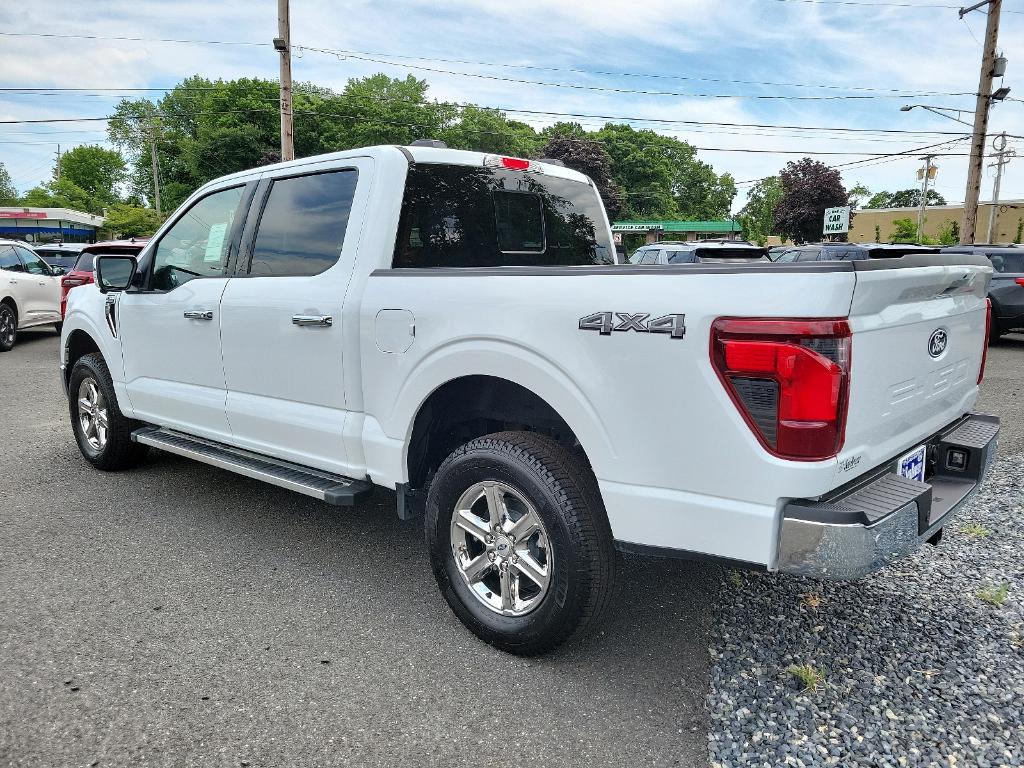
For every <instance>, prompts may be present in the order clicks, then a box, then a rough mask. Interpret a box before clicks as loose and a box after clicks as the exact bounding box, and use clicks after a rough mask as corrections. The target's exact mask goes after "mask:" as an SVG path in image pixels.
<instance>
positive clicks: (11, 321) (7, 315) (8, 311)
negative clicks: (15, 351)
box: [0, 304, 18, 352]
mask: <svg viewBox="0 0 1024 768" xmlns="http://www.w3.org/2000/svg"><path fill="white" fill-rule="evenodd" d="M17 340H18V315H17V314H16V313H15V311H14V307H12V306H11V305H10V304H0V352H10V351H11V349H12V348H13V347H14V342H15V341H17Z"/></svg>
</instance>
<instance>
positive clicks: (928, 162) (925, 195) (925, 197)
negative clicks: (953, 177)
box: [917, 155, 935, 243]
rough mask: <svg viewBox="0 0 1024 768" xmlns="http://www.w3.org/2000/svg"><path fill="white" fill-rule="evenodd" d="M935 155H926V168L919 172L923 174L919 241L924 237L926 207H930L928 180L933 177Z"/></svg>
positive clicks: (918, 221) (918, 218)
mask: <svg viewBox="0 0 1024 768" xmlns="http://www.w3.org/2000/svg"><path fill="white" fill-rule="evenodd" d="M933 157H935V155H925V156H924V157H922V158H921V159H922V160H924V168H923V169H922V170H920V171H918V173H920V174H921V179H922V181H921V207H920V208H919V209H918V211H917V242H918V243H920V242H921V241H922V240H923V239H924V209H925V208H927V207H928V180H929V179H930V178H931V177H932V173H933V171H932V158H933Z"/></svg>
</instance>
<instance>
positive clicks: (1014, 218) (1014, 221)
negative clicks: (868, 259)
mask: <svg viewBox="0 0 1024 768" xmlns="http://www.w3.org/2000/svg"><path fill="white" fill-rule="evenodd" d="M917 212H918V209H917V208H861V209H860V210H857V211H855V212H854V216H853V219H852V220H851V221H850V234H849V237H848V239H849V240H850V242H852V243H869V242H874V241H875V240H876V232H875V227H878V232H877V240H878V242H881V243H887V242H889V240H891V239H892V233H893V230H895V228H896V227H895V225H894V224H893V222H894V221H896V220H897V219H910V220H911V221H912V222H914V226H917ZM991 212H992V205H991V203H981V204H980V205H979V206H978V226H977V230H976V231H977V234H976V235H975V238H974V241H975V242H976V243H983V242H986V241H987V239H988V221H989V216H990V215H991ZM963 220H964V206H963V204H962V203H961V204H960V205H929V206H928V208H927V209H926V210H925V219H924V227H923V228H922V229H923V230H924V234H925V236H927V237H930V238H934V239H936V240H938V239H939V235H940V234H942V233H943V231H944V230H945V231H948V229H949V227H950V226H951V224H953V223H955V224H956V225H957V227H960V226H961V225H962V224H963ZM1021 229H1024V200H1004V201H1002V202H1001V203H1000V204H999V207H998V210H997V211H996V226H995V230H994V234H993V237H992V240H993V241H994V242H996V243H1010V242H1013V241H1014V240H1016V239H1021V238H1020V235H1019V233H1020V231H1021ZM957 231H959V230H957Z"/></svg>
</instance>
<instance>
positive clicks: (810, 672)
mask: <svg viewBox="0 0 1024 768" xmlns="http://www.w3.org/2000/svg"><path fill="white" fill-rule="evenodd" d="M787 671H788V672H789V674H791V675H792V676H793V677H795V678H796V679H797V680H799V681H800V682H801V683H803V686H804V688H803V689H804V690H805V691H815V692H816V691H817V690H818V689H819V688H820V687H821V686H823V685H824V684H825V675H824V674H822V672H821V670H820V669H818V668H817V667H815V666H814V665H813V664H790V665H789V669H788V670H787Z"/></svg>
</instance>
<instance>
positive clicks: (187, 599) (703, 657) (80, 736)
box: [0, 332, 1024, 767]
mask: <svg viewBox="0 0 1024 768" xmlns="http://www.w3.org/2000/svg"><path fill="white" fill-rule="evenodd" d="M56 354H57V338H56V336H54V335H53V334H52V333H50V332H37V333H25V334H23V335H22V336H21V337H20V338H19V343H18V345H17V346H16V347H15V348H14V350H13V351H12V352H9V353H6V354H4V355H3V356H0V388H2V389H0V391H3V392H4V401H3V402H4V405H3V410H2V411H0V427H2V434H3V441H4V442H3V444H4V451H3V452H2V455H0V584H2V585H3V589H2V590H0V616H2V617H3V621H2V623H0V765H10V766H78V765H83V766H114V765H117V766H124V765H132V766H163V765H168V766H169V765H174V766H200V765H201V766H254V767H255V766H300V765H301V766H314V765H341V764H350V765H360V766H373V765H387V766H393V765H399V764H401V765H416V766H419V765H438V766H440V765H445V766H449V765H459V764H463V763H465V762H468V761H478V762H479V761H482V762H487V763H501V764H505V765H523V764H526V763H527V762H533V763H537V762H538V761H539V762H540V763H541V764H544V765H559V766H573V765H581V766H583V765H587V766H594V765H614V766H626V765H628V766H635V765H659V766H661V765H666V766H668V765H679V766H699V765H706V764H707V761H708V729H709V721H708V717H707V714H706V712H705V699H706V697H707V696H708V686H709V675H710V666H711V664H710V656H709V646H710V634H711V633H712V632H713V631H714V628H715V626H716V625H715V622H716V620H717V615H718V613H719V612H720V610H721V604H722V602H723V599H728V597H727V596H728V590H723V588H722V585H723V581H724V576H725V571H723V570H721V569H719V568H717V567H714V566H709V565H703V564H697V563H683V562H675V561H659V560H643V559H639V558H627V560H626V573H625V579H624V584H623V585H622V594H621V597H620V602H619V606H618V609H617V610H616V611H615V615H614V617H613V618H612V620H611V621H610V623H609V624H608V625H607V626H606V628H605V630H604V632H603V633H601V634H599V635H597V636H594V637H592V638H589V639H587V640H584V641H582V642H577V643H575V644H573V645H570V646H569V647H567V648H564V649H562V650H560V651H559V652H557V653H554V654H551V655H549V656H546V657H543V658H541V659H533V660H524V659H518V658H514V657H510V656H507V655H505V654H503V653H501V652H498V651H495V650H492V649H490V648H488V647H486V646H484V645H482V644H481V643H480V642H479V641H477V640H476V639H475V638H474V637H473V636H471V635H470V634H469V633H468V632H467V631H466V630H464V629H463V628H462V626H461V625H460V624H459V623H458V622H457V620H456V619H455V618H454V617H453V616H452V614H451V612H450V611H449V609H448V607H447V605H446V604H445V603H444V601H443V600H442V598H441V597H440V595H439V594H438V592H437V590H436V588H435V585H434V582H433V579H432V577H431V575H430V569H429V566H428V563H427V561H426V558H425V554H424V547H423V544H422V537H421V531H420V528H419V527H418V526H417V525H415V524H410V523H401V522H399V521H398V520H397V518H396V516H395V514H394V497H393V495H392V494H389V493H387V492H384V491H378V492H377V493H376V495H375V496H374V497H373V499H372V500H371V501H370V502H369V503H367V504H365V505H362V506H360V507H358V508H356V509H353V510H351V511H338V510H336V509H334V508H331V507H328V506H326V505H322V504H319V503H317V502H313V501H311V500H308V499H306V498H305V497H302V496H298V495H296V494H292V493H288V492H286V491H283V490H279V489H276V488H272V487H269V486H263V485H259V484H256V483H253V482H251V481H248V480H246V479H244V478H241V477H237V476H235V475H232V474H229V473H226V472H222V471H219V470H216V469H213V468H210V467H206V466H203V465H199V464H195V463H192V462H189V461H187V460H184V459H178V458H176V457H172V456H169V455H166V454H154V455H153V456H152V457H151V458H150V460H149V461H148V462H147V463H146V464H145V465H144V466H143V467H142V468H140V469H138V470H135V471H133V472H128V473H120V474H102V473H99V472H97V471H95V470H92V469H91V468H89V467H88V466H87V465H86V464H85V463H84V461H82V459H81V458H80V456H79V454H78V450H77V448H76V447H75V444H74V441H73V439H72V437H71V431H70V427H69V425H68V419H67V414H66V409H65V404H64V400H63V395H62V394H61V392H60V390H59V385H58V384H57V381H56V370H55V365H56ZM1022 372H1024V337H1022V336H1015V337H1007V338H1006V339H1005V340H1004V341H1002V342H1001V343H999V344H998V345H996V346H994V347H993V348H992V349H991V351H990V356H989V364H988V373H987V377H986V382H985V385H984V391H983V394H982V398H981V402H980V403H979V409H980V410H987V411H990V412H994V413H997V414H999V415H1000V416H1001V417H1002V418H1003V436H1002V438H1001V453H1003V454H1004V455H1005V454H1011V453H1016V454H1019V453H1021V452H1024V433H1022V428H1024V403H1022V399H1024V385H1022V379H1024V375H1022Z"/></svg>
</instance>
